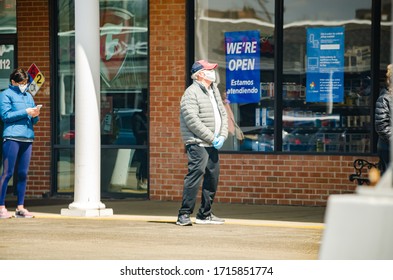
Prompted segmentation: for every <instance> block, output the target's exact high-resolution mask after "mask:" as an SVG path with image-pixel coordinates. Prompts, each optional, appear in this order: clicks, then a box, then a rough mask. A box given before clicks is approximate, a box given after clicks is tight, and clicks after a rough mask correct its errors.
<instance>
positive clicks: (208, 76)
mask: <svg viewBox="0 0 393 280" xmlns="http://www.w3.org/2000/svg"><path fill="white" fill-rule="evenodd" d="M203 73H205V79H206V80H209V81H211V82H215V81H216V71H214V70H210V71H203Z"/></svg>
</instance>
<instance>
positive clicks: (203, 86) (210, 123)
mask: <svg viewBox="0 0 393 280" xmlns="http://www.w3.org/2000/svg"><path fill="white" fill-rule="evenodd" d="M217 66H218V65H217V64H215V63H209V62H207V61H205V60H199V61H196V62H195V63H194V64H193V65H192V67H191V79H192V80H193V83H192V84H191V85H190V86H189V87H188V88H187V89H186V90H185V92H184V94H183V96H182V98H181V102H180V128H181V134H182V138H183V142H184V144H185V145H186V151H187V157H188V173H187V175H186V176H185V178H184V188H183V199H182V204H181V207H180V209H179V215H178V219H177V222H176V224H177V225H181V226H190V225H192V221H191V218H190V215H191V214H192V213H193V211H194V208H195V204H196V198H197V195H198V190H199V186H200V184H201V182H202V179H203V184H202V197H201V205H200V208H199V211H198V213H197V215H196V220H195V222H196V223H197V224H223V223H224V222H225V221H224V220H223V219H221V218H218V217H217V216H215V215H214V214H213V212H212V204H213V200H214V196H215V194H216V191H217V185H218V179H219V173H220V163H219V157H218V150H219V149H221V147H222V145H223V144H224V142H225V140H226V138H227V136H228V117H227V113H226V111H225V108H224V105H223V103H222V100H221V96H220V92H219V90H218V88H217V85H216V84H215V81H216V72H215V70H214V69H215V68H216V67H217Z"/></svg>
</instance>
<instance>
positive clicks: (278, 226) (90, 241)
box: [0, 199, 325, 260]
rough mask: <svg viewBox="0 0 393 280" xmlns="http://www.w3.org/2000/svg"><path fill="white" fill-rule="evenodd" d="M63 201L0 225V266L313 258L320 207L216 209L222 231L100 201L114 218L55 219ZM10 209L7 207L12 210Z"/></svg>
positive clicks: (171, 214) (136, 204)
mask: <svg viewBox="0 0 393 280" xmlns="http://www.w3.org/2000/svg"><path fill="white" fill-rule="evenodd" d="M70 202H71V201H67V200H56V199H46V200H34V201H27V202H26V207H27V208H28V209H29V210H30V211H32V212H35V213H36V218H34V219H15V218H13V219H8V220H0V232H1V236H2V237H1V239H2V242H1V243H0V259H9V260H15V259H27V260H29V259H30V260H32V259H35V260H49V259H60V260H67V259H69V260H84V259H91V260H100V259H104V260H126V259H130V260H132V259H135V260H144V259H146V260H152V259H154V260H159V259H169V260H171V259H184V260H192V259H196V260H213V259H222V260H227V259H238V260H245V259H250V260H252V259H255V260H259V259H268V260H293V259H304V260H313V259H317V258H318V251H319V247H320V240H321V236H322V232H323V217H324V211H325V208H323V207H300V206H264V205H236V204H235V205H233V204H216V205H215V214H216V215H217V216H220V217H223V218H225V219H226V223H225V224H224V225H219V226H216V225H215V226H212V225H193V226H192V227H180V226H176V225H175V222H176V215H177V210H178V207H179V203H178V202H161V201H140V200H110V201H103V202H104V203H105V205H106V207H107V208H112V209H113V211H114V215H113V216H111V217H98V218H70V217H64V216H61V215H60V210H61V209H62V208H67V206H68V204H69V203H70ZM12 206H13V205H12V203H10V204H9V205H8V206H7V207H8V208H9V210H11V209H12V208H11V207H12Z"/></svg>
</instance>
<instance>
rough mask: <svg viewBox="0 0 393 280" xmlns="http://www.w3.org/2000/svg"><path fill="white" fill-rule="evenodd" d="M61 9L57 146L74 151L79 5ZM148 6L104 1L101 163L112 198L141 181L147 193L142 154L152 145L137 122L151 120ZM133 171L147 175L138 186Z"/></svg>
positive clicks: (68, 0) (64, 0)
mask: <svg viewBox="0 0 393 280" xmlns="http://www.w3.org/2000/svg"><path fill="white" fill-rule="evenodd" d="M57 5H58V15H59V16H58V17H57V18H58V26H59V30H58V38H57V39H58V44H57V46H58V50H57V52H58V60H57V61H58V65H57V66H58V79H57V81H58V94H57V110H56V114H57V115H56V118H57V125H56V135H57V138H56V144H57V145H61V147H62V148H64V146H69V148H70V149H73V146H72V145H73V144H74V142H75V114H74V113H75V104H74V103H75V74H74V73H75V69H74V68H75V28H74V1H73V0H60V1H58V4H57ZM147 6H148V1H145V0H133V1H127V0H124V1H123V0H120V1H118V0H110V1H100V51H101V52H100V58H101V64H100V74H101V85H100V86H101V144H102V145H105V147H104V148H103V149H102V155H101V157H102V159H105V161H103V169H102V190H103V191H105V192H113V190H114V189H116V188H117V189H119V190H120V189H124V188H128V187H130V188H133V187H135V189H137V186H138V182H139V181H140V183H139V185H140V186H141V188H143V189H144V192H145V193H146V188H147V187H146V186H147V178H148V175H147V171H146V170H147V167H146V168H145V165H147V153H143V150H147V148H148V147H147V145H148V143H147V141H143V142H140V141H138V135H136V132H135V129H134V127H133V122H134V120H135V119H136V118H137V117H138V116H139V115H140V114H141V113H142V112H143V114H144V115H145V116H146V120H147V113H146V112H147V109H145V108H147V107H146V106H147V103H146V101H147V100H148V76H149V75H148V7H147ZM147 127H148V125H147V124H146V125H145V126H144V129H145V135H147V130H148V128H147ZM138 133H139V132H138ZM146 139H147V138H146ZM111 146H116V147H115V148H119V147H118V146H122V147H124V149H119V150H117V149H114V147H111ZM134 153H135V154H136V156H135V155H134ZM136 157H138V159H136ZM71 159H72V160H73V158H71ZM72 162H73V161H72ZM120 165H123V166H120ZM141 166H142V168H140V167H141ZM132 168H135V172H137V171H138V174H143V175H140V176H139V177H140V178H139V180H138V179H137V178H136V175H135V176H134V177H135V180H136V182H131V181H130V180H129V177H130V176H128V175H127V176H126V175H125V174H128V173H129V172H131V171H130V170H131V169H132ZM139 170H142V171H140V172H139ZM127 172H128V173H127ZM59 174H60V173H59ZM112 177H113V178H112ZM124 178H126V180H125V181H124ZM118 182H121V184H118ZM119 186H121V187H119ZM124 186H125V187H124ZM121 192H122V191H121Z"/></svg>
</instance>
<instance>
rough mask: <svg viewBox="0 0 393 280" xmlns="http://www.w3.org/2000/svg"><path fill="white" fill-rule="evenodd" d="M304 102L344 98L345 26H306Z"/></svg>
mask: <svg viewBox="0 0 393 280" xmlns="http://www.w3.org/2000/svg"><path fill="white" fill-rule="evenodd" d="M306 64H307V65H306V72H307V84H306V102H343V100H344V27H321V28H307V61H306Z"/></svg>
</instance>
